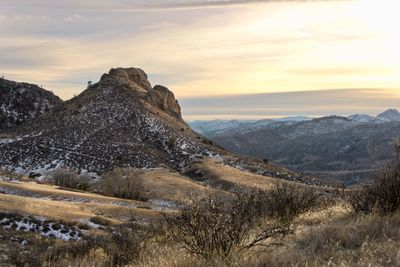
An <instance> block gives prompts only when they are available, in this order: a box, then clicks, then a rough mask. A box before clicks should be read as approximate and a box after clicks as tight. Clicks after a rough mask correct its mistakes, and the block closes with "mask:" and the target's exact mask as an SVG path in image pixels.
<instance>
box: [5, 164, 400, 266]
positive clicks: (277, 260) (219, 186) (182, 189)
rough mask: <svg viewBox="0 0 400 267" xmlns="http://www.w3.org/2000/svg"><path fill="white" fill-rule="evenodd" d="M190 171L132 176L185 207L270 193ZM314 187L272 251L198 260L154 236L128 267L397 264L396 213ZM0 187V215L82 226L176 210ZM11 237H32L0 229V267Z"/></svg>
mask: <svg viewBox="0 0 400 267" xmlns="http://www.w3.org/2000/svg"><path fill="white" fill-rule="evenodd" d="M190 168H192V169H193V170H201V171H202V175H203V180H202V181H198V180H193V179H190V178H188V177H186V176H183V175H181V174H179V173H176V172H172V171H168V170H165V169H149V170H142V171H140V176H141V178H143V179H142V180H143V183H142V186H143V188H144V190H145V191H146V194H147V195H148V196H149V198H150V199H152V200H154V199H156V200H163V201H169V202H175V203H185V202H186V201H187V200H188V199H190V197H191V196H192V195H196V194H197V195H201V194H204V193H205V192H213V193H216V194H227V195H228V194H230V193H229V192H228V190H230V189H231V188H233V187H242V188H252V187H258V188H261V189H263V190H270V189H271V187H272V186H273V185H274V183H276V182H277V181H278V180H277V179H275V178H271V177H265V176H260V175H257V174H252V173H249V172H244V171H241V170H238V169H235V168H233V167H230V166H226V165H224V164H223V162H222V161H221V160H218V159H215V158H200V159H198V158H197V159H194V160H193V161H192V163H191V167H190ZM284 183H290V184H295V183H293V182H286V181H285V182H284ZM298 185H299V186H300V187H307V186H305V185H302V184H298ZM315 188H316V189H317V190H319V191H320V192H322V193H323V194H324V195H325V196H326V197H325V198H324V202H323V203H322V204H321V205H320V206H319V207H318V208H317V209H315V210H312V211H310V212H306V213H304V214H302V215H301V216H300V217H298V218H296V219H295V221H294V223H293V229H294V232H293V234H291V235H288V236H286V237H285V238H284V239H283V240H281V244H280V245H279V246H274V247H272V248H267V249H264V248H256V249H254V250H252V251H251V252H249V253H245V254H243V253H237V254H236V253H235V254H233V255H231V256H230V257H229V258H228V259H219V258H215V259H212V260H211V261H203V260H201V259H198V258H195V257H193V256H192V255H191V254H190V253H188V252H187V251H185V250H183V249H182V248H181V247H180V246H179V245H178V244H177V243H176V242H174V241H173V240H174V238H173V237H172V239H171V237H170V236H169V237H168V238H166V237H156V238H153V239H149V240H147V241H146V243H145V244H144V247H143V249H142V250H141V253H140V255H139V257H138V259H137V260H136V261H134V262H132V263H130V264H129V265H128V266H140V267H159V266H174V267H175V266H176V267H185V266H188V267H189V266H195V267H196V266H199V267H200V266H204V267H205V266H216V267H225V266H226V267H228V266H240V267H242V266H243V267H244V266H254V267H256V266H257V267H258V266H315V267H316V266H400V227H399V226H400V214H399V213H394V214H392V215H386V216H379V215H374V214H373V215H360V214H356V213H354V211H353V210H352V208H351V206H350V205H349V204H348V203H347V202H346V201H345V200H344V199H343V198H342V197H340V194H341V192H340V191H338V190H333V189H329V188H328V189H327V188H325V187H324V188H322V187H321V188H318V187H315ZM0 189H1V190H2V192H4V193H0V211H2V212H5V213H10V214H20V215H31V216H39V217H43V218H46V219H48V220H54V221H64V222H71V223H76V222H79V223H86V222H88V221H89V220H91V218H94V217H96V218H99V217H100V218H103V219H106V220H107V221H108V222H110V223H111V224H112V225H121V224H124V223H126V222H128V221H130V220H136V221H137V222H155V223H156V224H155V225H157V223H158V222H159V221H160V218H162V212H166V213H175V212H176V211H174V210H162V209H161V208H160V207H157V205H155V204H154V203H152V202H151V201H147V202H146V201H136V200H128V199H121V198H115V197H108V196H104V195H101V194H97V193H89V192H84V191H79V190H71V189H66V188H62V187H59V186H54V185H49V184H43V183H35V182H32V181H30V180H29V179H27V178H25V177H19V178H18V179H14V180H10V181H7V180H2V181H0ZM335 192H336V193H335ZM342 193H344V191H342ZM93 231H98V230H93V229H92V230H89V231H88V233H89V234H91V233H92V232H93ZM164 231H165V230H164ZM167 231H168V229H167ZM93 233H94V232H93ZM167 236H168V235H167ZM14 238H19V239H20V240H34V239H36V238H37V235H36V234H33V233H25V232H17V231H11V230H6V229H3V228H1V227H0V265H1V264H2V260H3V263H4V264H3V265H4V266H7V265H6V263H5V262H6V261H5V260H6V254H7V253H9V252H10V250H11V249H12V247H13V242H14V241H10V240H12V239H14ZM57 242H58V243H60V244H64V243H65V241H57ZM69 242H71V241H69ZM64 245H65V244H64ZM105 259H106V255H105V254H104V253H103V251H101V250H95V251H91V252H90V253H89V254H85V255H84V256H82V257H66V258H65V259H62V260H60V261H57V263H54V262H52V263H49V264H48V265H45V266H57V267H58V266H61V267H63V266H82V267H84V266H85V267H86V266H107V265H104V262H105Z"/></svg>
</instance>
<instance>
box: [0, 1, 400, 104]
mask: <svg viewBox="0 0 400 267" xmlns="http://www.w3.org/2000/svg"><path fill="white" fill-rule="evenodd" d="M396 5H397V3H396V1H389V0H388V1H385V0H383V1H375V0H354V1H351V0H349V1H268V0H266V1H261V0H259V1H257V0H254V1H243V0H231V1H226V0H211V1H205V0H190V1H177V0H162V1H161V0H155V1H151V0H147V1H138V0H136V1H135V0H79V1H78V0H69V1H54V0H2V1H1V2H0V35H1V42H0V55H1V57H0V75H4V76H5V77H6V78H9V79H14V80H20V81H28V82H33V83H37V84H40V85H43V86H44V87H45V88H48V89H51V90H53V91H54V92H55V93H56V94H58V95H60V96H61V97H62V98H64V99H68V98H70V97H72V96H73V95H75V94H78V93H80V92H81V91H82V90H83V89H84V88H85V85H86V83H87V81H88V80H93V81H96V80H98V79H99V77H100V76H101V74H102V73H104V72H106V71H107V70H108V69H110V68H111V67H117V66H122V67H124V66H137V67H141V68H143V69H144V70H145V71H146V72H147V73H148V74H149V77H150V80H151V82H152V83H154V84H163V85H166V86H167V87H169V88H170V89H171V90H173V91H174V93H175V95H176V96H177V97H178V98H179V99H181V98H188V97H204V96H222V95H243V94H257V93H271V92H286V91H305V90H324V89H330V88H350V89H351V88H389V89H400V75H399V73H400V53H398V47H400V32H399V31H398V29H397V27H398V25H400V16H398V15H397V10H398V8H397V6H396ZM392 91H393V90H392ZM283 108H285V107H283ZM288 108H289V107H288ZM365 109H366V110H365V112H372V111H371V109H368V107H367V106H365Z"/></svg>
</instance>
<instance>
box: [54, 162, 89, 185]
mask: <svg viewBox="0 0 400 267" xmlns="http://www.w3.org/2000/svg"><path fill="white" fill-rule="evenodd" d="M49 181H50V182H51V183H52V184H55V185H58V186H63V187H68V188H73V189H78V190H85V191H87V190H89V189H90V186H91V180H90V178H89V177H87V176H80V175H78V174H77V173H76V172H74V171H72V170H71V169H69V168H67V167H60V168H57V169H56V170H55V171H54V172H53V173H52V175H51V176H50V179H49Z"/></svg>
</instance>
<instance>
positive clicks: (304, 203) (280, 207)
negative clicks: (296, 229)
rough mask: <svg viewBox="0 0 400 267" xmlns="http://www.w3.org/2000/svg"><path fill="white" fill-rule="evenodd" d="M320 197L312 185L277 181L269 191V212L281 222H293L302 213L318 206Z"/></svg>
mask: <svg viewBox="0 0 400 267" xmlns="http://www.w3.org/2000/svg"><path fill="white" fill-rule="evenodd" d="M319 198H320V195H319V194H318V193H317V191H316V190H315V189H313V188H311V187H300V186H298V185H295V184H288V183H277V184H275V185H274V186H273V188H272V189H271V190H270V191H269V192H268V196H267V199H268V200H267V201H268V208H269V209H268V212H269V215H270V216H272V217H273V218H275V219H277V220H279V221H281V222H292V221H293V220H294V219H295V218H296V217H297V216H299V215H300V214H302V213H304V212H307V211H311V210H314V209H315V208H317V207H318V205H319Z"/></svg>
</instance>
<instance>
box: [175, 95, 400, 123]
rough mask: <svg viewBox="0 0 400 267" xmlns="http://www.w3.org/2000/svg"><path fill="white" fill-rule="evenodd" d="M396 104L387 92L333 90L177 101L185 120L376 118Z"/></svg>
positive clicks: (398, 98) (399, 98)
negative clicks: (301, 116) (296, 117)
mask: <svg viewBox="0 0 400 267" xmlns="http://www.w3.org/2000/svg"><path fill="white" fill-rule="evenodd" d="M399 103H400V92H398V91H397V90H390V89H387V90H385V89H334V90H316V91H302V92H285V93H271V94H253V95H237V96H221V97H208V98H207V97H203V98H201V97H199V98H183V99H181V100H180V104H181V106H182V110H183V114H184V118H185V119H186V120H194V119H235V118H236V119H237V118H247V119H255V118H274V117H282V116H298V115H306V116H325V115H333V114H335V115H350V114H355V113H366V114H372V115H376V114H378V113H380V112H382V111H384V110H386V109H388V108H391V107H399Z"/></svg>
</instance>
